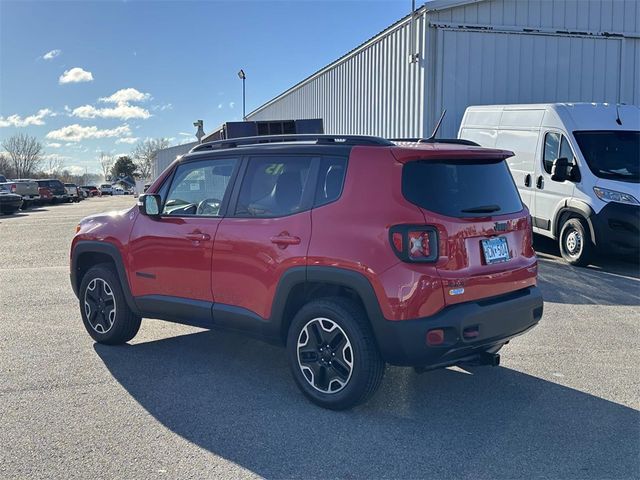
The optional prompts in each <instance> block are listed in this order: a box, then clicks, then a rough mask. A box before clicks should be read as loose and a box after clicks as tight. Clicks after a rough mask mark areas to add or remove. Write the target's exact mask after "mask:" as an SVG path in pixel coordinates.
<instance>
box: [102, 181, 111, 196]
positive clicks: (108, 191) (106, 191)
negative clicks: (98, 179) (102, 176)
mask: <svg viewBox="0 0 640 480" xmlns="http://www.w3.org/2000/svg"><path fill="white" fill-rule="evenodd" d="M99 188H100V193H101V194H102V195H113V186H111V185H110V184H108V183H103V184H102V185H100V187H99Z"/></svg>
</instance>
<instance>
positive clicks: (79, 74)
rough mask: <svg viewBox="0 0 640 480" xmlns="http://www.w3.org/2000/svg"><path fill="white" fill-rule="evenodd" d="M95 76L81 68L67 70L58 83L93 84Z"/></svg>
mask: <svg viewBox="0 0 640 480" xmlns="http://www.w3.org/2000/svg"><path fill="white" fill-rule="evenodd" d="M92 81H93V74H92V73H91V72H88V71H86V70H83V69H82V68H80V67H74V68H72V69H71V70H65V71H64V73H63V74H62V75H60V78H59V79H58V82H59V83H60V84H64V83H80V82H92Z"/></svg>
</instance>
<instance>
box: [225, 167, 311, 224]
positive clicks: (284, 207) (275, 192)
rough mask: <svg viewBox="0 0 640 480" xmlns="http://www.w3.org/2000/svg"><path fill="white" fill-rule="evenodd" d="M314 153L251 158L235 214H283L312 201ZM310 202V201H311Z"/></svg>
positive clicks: (259, 215) (280, 215)
mask: <svg viewBox="0 0 640 480" xmlns="http://www.w3.org/2000/svg"><path fill="white" fill-rule="evenodd" d="M311 162H312V157H296V156H275V155H274V156H264V157H252V158H250V159H249V164H248V166H247V172H246V174H245V176H244V179H243V180H242V187H241V188H240V195H239V197H238V204H237V206H236V211H235V214H236V215H237V216H241V217H282V216H285V215H291V214H292V213H297V212H301V211H302V210H304V209H305V208H307V207H308V205H305V202H304V197H305V196H304V193H305V191H307V189H308V185H307V184H308V180H309V172H310V170H311ZM310 200H311V199H309V202H307V203H310Z"/></svg>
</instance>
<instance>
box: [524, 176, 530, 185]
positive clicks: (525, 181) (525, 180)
mask: <svg viewBox="0 0 640 480" xmlns="http://www.w3.org/2000/svg"><path fill="white" fill-rule="evenodd" d="M524 186H525V187H530V186H531V174H530V173H527V175H526V177H524Z"/></svg>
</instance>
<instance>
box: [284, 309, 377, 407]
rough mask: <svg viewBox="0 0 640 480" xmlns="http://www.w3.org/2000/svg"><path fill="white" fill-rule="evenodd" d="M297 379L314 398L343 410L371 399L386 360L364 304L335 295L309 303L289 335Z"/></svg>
mask: <svg viewBox="0 0 640 480" xmlns="http://www.w3.org/2000/svg"><path fill="white" fill-rule="evenodd" d="M287 355H288V357H289V363H290V366H291V371H292V373H293V378H294V379H295V381H296V383H297V385H298V387H299V388H300V390H302V392H303V393H304V394H305V395H306V397H307V398H309V399H310V400H311V401H312V402H314V403H315V404H317V405H320V406H321V407H324V408H329V409H332V410H343V409H347V408H351V407H354V406H356V405H358V404H360V403H363V402H365V401H366V400H368V399H369V398H370V397H371V396H372V395H373V394H374V393H375V392H376V390H377V389H378V387H379V386H380V382H381V381H382V377H383V375H384V368H385V364H384V360H383V359H382V357H381V356H380V352H379V351H378V347H377V345H376V342H375V339H374V337H373V332H372V331H371V327H370V326H369V322H368V319H367V317H366V315H365V313H364V312H363V311H362V309H361V308H360V307H359V306H358V305H357V304H356V303H354V302H352V301H351V300H348V299H345V298H340V297H335V298H333V297H332V298H327V299H321V300H314V301H311V302H309V303H307V304H306V305H305V306H304V307H302V309H301V310H300V311H299V312H298V314H297V315H296V316H295V318H294V319H293V321H292V322H291V326H290V328H289V334H288V337H287Z"/></svg>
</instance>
